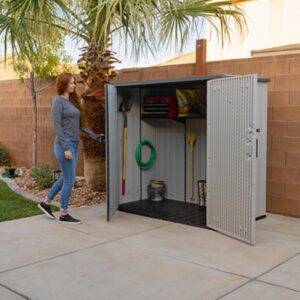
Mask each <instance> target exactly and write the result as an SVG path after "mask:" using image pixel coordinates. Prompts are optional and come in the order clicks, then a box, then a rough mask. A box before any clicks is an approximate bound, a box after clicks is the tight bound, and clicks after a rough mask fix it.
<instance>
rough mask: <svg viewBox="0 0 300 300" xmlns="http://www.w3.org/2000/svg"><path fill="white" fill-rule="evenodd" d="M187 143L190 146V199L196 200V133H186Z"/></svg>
mask: <svg viewBox="0 0 300 300" xmlns="http://www.w3.org/2000/svg"><path fill="white" fill-rule="evenodd" d="M186 137H187V141H188V143H189V145H190V199H191V200H193V198H194V145H195V143H196V138H197V135H196V133H194V132H187V133H186Z"/></svg>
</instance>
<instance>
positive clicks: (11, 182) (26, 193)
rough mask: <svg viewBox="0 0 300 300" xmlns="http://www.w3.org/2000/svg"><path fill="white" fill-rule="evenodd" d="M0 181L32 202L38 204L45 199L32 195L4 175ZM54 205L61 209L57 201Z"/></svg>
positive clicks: (0, 177)
mask: <svg viewBox="0 0 300 300" xmlns="http://www.w3.org/2000/svg"><path fill="white" fill-rule="evenodd" d="M0 179H1V180H3V181H4V182H6V183H7V185H8V186H9V188H10V189H11V190H12V191H14V192H15V193H17V194H19V195H21V196H23V197H24V198H27V199H30V200H32V201H34V202H37V203H38V202H40V201H42V200H43V199H44V198H43V197H39V196H35V195H33V194H30V193H28V192H27V191H25V190H23V189H21V188H20V187H19V186H18V184H17V183H16V182H15V181H14V180H13V179H11V178H7V177H3V176H2V175H0ZM52 205H54V206H56V207H60V204H59V203H56V202H55V201H52Z"/></svg>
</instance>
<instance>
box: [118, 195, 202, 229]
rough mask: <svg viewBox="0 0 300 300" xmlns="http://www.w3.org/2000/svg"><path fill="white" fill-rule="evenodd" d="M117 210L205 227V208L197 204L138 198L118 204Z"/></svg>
mask: <svg viewBox="0 0 300 300" xmlns="http://www.w3.org/2000/svg"><path fill="white" fill-rule="evenodd" d="M119 210H120V211H124V212H128V213H133V214H137V215H141V216H147V217H152V218H157V219H162V220H166V221H171V222H176V223H181V224H186V225H191V226H196V227H204V228H206V208H205V207H199V205H197V204H193V203H185V202H181V201H176V200H169V199H164V200H162V201H152V200H149V199H146V200H139V201H134V202H130V203H124V204H120V205H119Z"/></svg>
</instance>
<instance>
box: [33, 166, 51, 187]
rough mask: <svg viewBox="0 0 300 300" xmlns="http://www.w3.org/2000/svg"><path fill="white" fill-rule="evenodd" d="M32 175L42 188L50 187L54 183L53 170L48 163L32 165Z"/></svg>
mask: <svg viewBox="0 0 300 300" xmlns="http://www.w3.org/2000/svg"><path fill="white" fill-rule="evenodd" d="M30 175H31V176H32V177H33V178H34V179H35V181H36V183H37V185H38V186H39V187H40V188H49V187H51V186H52V185H53V183H54V179H53V175H52V170H51V169H50V168H49V166H47V165H44V166H39V167H38V166H35V167H32V168H31V173H30Z"/></svg>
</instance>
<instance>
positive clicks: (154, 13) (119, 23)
mask: <svg viewBox="0 0 300 300" xmlns="http://www.w3.org/2000/svg"><path fill="white" fill-rule="evenodd" d="M250 1H251V0H250ZM4 2H5V3H6V7H8V8H9V9H8V10H7V11H4V14H2V11H1V7H0V13H1V16H0V34H1V33H2V34H4V36H5V39H4V45H6V46H7V45H8V44H10V45H11V46H12V48H13V49H14V50H15V51H19V52H22V51H33V52H34V51H35V45H34V44H32V43H31V40H30V39H29V40H28V39H27V38H28V36H29V37H30V36H31V34H32V33H33V35H34V37H35V39H37V40H38V42H40V41H41V40H42V41H43V40H45V38H46V40H47V38H48V35H49V32H51V30H52V29H53V28H55V30H57V29H59V30H61V32H64V34H67V35H70V36H73V37H74V38H76V39H79V40H81V41H84V42H85V45H86V46H85V47H84V48H83V49H82V53H81V58H80V59H79V61H78V64H79V68H80V70H81V71H80V76H81V82H82V83H83V85H84V91H83V94H82V99H83V103H82V108H83V112H84V119H85V123H86V124H87V125H88V126H89V127H90V128H91V129H93V130H94V131H95V132H97V133H102V132H104V130H105V128H104V126H105V125H104V124H105V122H104V117H105V115H104V107H105V104H104V102H105V95H104V85H105V84H106V83H109V82H111V81H112V80H113V78H114V77H115V76H116V72H115V71H114V63H116V62H117V61H118V60H117V58H116V57H115V53H113V52H112V51H111V41H112V40H113V37H114V36H115V35H118V36H119V40H120V41H122V43H124V47H125V49H127V48H128V46H131V47H132V48H131V49H132V50H131V52H130V55H131V57H135V58H139V57H140V55H147V53H148V52H149V51H150V52H151V53H152V54H154V55H155V54H156V53H157V51H158V50H161V49H163V48H165V49H167V48H169V47H172V46H174V45H179V47H178V48H179V50H182V49H183V47H184V45H185V43H186V41H187V39H188V37H189V34H190V33H191V32H194V31H195V30H199V29H200V28H201V27H202V21H203V19H204V18H205V19H207V20H208V21H209V22H210V23H211V24H212V26H213V27H214V28H215V29H216V32H217V34H218V36H219V37H220V39H221V40H222V42H223V43H224V42H225V41H226V39H228V38H230V31H231V28H230V26H229V21H230V20H233V21H234V25H235V26H236V27H237V29H238V30H239V31H240V32H241V34H243V33H244V30H245V29H246V21H245V17H244V13H243V10H242V8H241V6H240V4H242V3H244V2H249V0H77V1H67V0H65V1H63V0H43V1H39V0H7V1H4ZM5 13H6V14H5ZM15 14H17V15H18V18H19V19H18V22H16V23H17V24H14V23H13V24H12V25H10V23H9V20H8V21H7V19H8V17H10V16H13V15H15ZM45 14H46V15H45ZM2 19H4V20H5V21H6V23H3V22H2ZM5 24H7V25H5ZM36 24H39V26H41V27H40V28H39V29H38V32H37V30H36V27H38V26H36ZM16 26H17V28H20V26H22V32H24V37H23V36H22V37H20V36H19V34H18V31H17V30H16ZM7 33H8V34H7ZM26 37H27V38H26ZM83 145H84V172H85V178H86V181H87V184H88V185H89V186H90V187H91V188H93V189H96V190H97V189H98V190H99V189H104V185H105V148H104V146H100V147H99V143H97V142H94V141H93V140H91V139H87V138H85V137H83Z"/></svg>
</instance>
